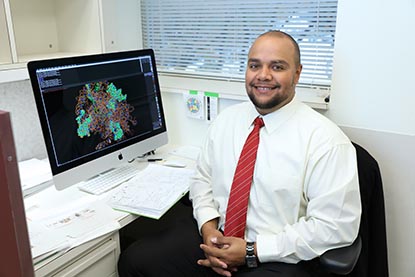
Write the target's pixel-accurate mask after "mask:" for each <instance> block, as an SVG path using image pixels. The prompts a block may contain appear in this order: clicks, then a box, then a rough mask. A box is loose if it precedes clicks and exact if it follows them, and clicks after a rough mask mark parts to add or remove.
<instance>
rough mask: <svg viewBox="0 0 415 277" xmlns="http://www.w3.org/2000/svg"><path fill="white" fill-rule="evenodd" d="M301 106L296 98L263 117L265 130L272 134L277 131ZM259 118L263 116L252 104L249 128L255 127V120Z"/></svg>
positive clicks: (248, 118) (248, 119)
mask: <svg viewBox="0 0 415 277" xmlns="http://www.w3.org/2000/svg"><path fill="white" fill-rule="evenodd" d="M251 104H252V103H251ZM299 104H300V102H299V101H298V100H297V97H296V96H294V98H293V99H292V100H291V101H290V102H289V103H287V104H286V105H284V106H283V107H281V108H280V109H278V110H276V111H275V112H272V113H269V114H266V115H264V116H262V118H263V120H264V123H265V126H264V128H265V129H266V130H267V132H268V133H272V132H274V131H275V130H276V129H278V128H279V127H280V126H281V125H282V124H283V123H284V122H286V121H287V120H288V119H289V118H290V117H291V116H292V115H293V114H294V113H295V111H296V110H297V109H298V105H299ZM257 116H261V115H260V114H259V113H258V111H257V110H256V109H255V106H254V105H253V104H252V105H251V109H250V111H249V113H248V117H247V128H250V127H251V126H252V125H253V123H254V120H255V118H256V117H257Z"/></svg>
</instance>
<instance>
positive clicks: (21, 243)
mask: <svg viewBox="0 0 415 277" xmlns="http://www.w3.org/2000/svg"><path fill="white" fill-rule="evenodd" d="M0 218H1V221H2V222H1V225H2V226H1V228H0V238H1V241H2V244H1V248H0V253H1V254H0V256H1V261H0V276H15V277H31V276H34V272H33V262H32V256H31V251H30V244H29V236H28V232H27V225H26V216H25V210H24V205H23V197H22V189H21V186H20V180H19V171H18V168H17V158H16V150H15V147H14V140H13V134H12V129H11V124H10V115H9V113H7V112H3V111H0Z"/></svg>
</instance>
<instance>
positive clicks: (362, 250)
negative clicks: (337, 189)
mask: <svg viewBox="0 0 415 277" xmlns="http://www.w3.org/2000/svg"><path fill="white" fill-rule="evenodd" d="M353 145H354V146H355V148H356V154H357V166H358V174H359V184H360V196H361V201H362V217H361V222H360V229H359V236H358V238H357V239H356V241H355V242H354V243H353V244H352V245H351V246H348V247H343V248H338V249H334V250H330V251H327V252H326V253H324V254H323V255H322V256H321V257H320V264H321V266H322V267H323V268H324V269H325V270H326V271H328V272H330V273H332V274H335V275H347V276H350V277H372V276H376V277H387V276H389V272H388V256H387V244H386V224H385V207H384V196H383V187H382V178H381V175H380V169H379V165H378V163H377V162H376V160H375V159H374V158H373V157H372V156H371V155H370V154H369V153H368V152H367V151H366V150H365V149H364V148H363V147H361V146H360V145H358V144H356V143H353Z"/></svg>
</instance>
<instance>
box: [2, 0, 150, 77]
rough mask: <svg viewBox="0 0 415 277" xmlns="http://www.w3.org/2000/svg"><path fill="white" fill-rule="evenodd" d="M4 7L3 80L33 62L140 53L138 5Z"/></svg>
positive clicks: (106, 0) (6, 3) (102, 0)
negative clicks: (87, 55) (79, 56)
mask: <svg viewBox="0 0 415 277" xmlns="http://www.w3.org/2000/svg"><path fill="white" fill-rule="evenodd" d="M0 1H1V2H0V74H1V73H2V72H1V71H2V70H3V71H4V70H8V69H16V68H25V66H26V63H27V62H28V61H30V60H37V59H47V58H55V57H65V56H73V55H85V54H95V53H104V52H113V51H122V50H131V49H139V48H141V47H142V45H141V26H140V22H141V19H140V1H138V0H123V1H117V0H30V1H27V0H0ZM1 80H2V78H1V76H0V82H1Z"/></svg>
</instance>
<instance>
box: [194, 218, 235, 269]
mask: <svg viewBox="0 0 415 277" xmlns="http://www.w3.org/2000/svg"><path fill="white" fill-rule="evenodd" d="M217 224H218V222H217V219H213V220H211V221H208V222H206V223H205V224H203V226H202V230H201V231H202V236H203V242H204V244H203V245H207V246H209V247H213V248H222V247H226V246H223V245H218V244H216V243H215V242H214V241H215V240H216V238H217V237H222V236H223V235H222V233H221V232H220V231H219V230H218V229H217ZM205 256H206V259H203V260H198V261H197V263H198V264H199V265H202V266H206V267H210V268H212V270H214V271H215V272H216V273H218V274H220V275H223V276H231V275H232V274H231V273H230V271H229V270H228V265H227V264H226V263H224V262H223V261H221V260H220V259H218V258H217V257H215V256H211V255H208V254H207V253H205Z"/></svg>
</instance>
